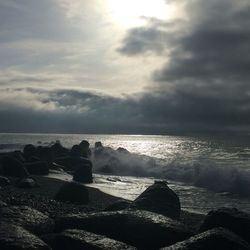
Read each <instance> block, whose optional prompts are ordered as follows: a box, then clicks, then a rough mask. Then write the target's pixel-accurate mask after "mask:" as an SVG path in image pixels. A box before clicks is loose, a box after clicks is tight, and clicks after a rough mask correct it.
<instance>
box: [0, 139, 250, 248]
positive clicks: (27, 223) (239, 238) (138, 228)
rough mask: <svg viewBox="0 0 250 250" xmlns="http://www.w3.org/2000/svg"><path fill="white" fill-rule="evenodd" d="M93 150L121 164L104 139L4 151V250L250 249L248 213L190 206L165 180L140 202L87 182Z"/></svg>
mask: <svg viewBox="0 0 250 250" xmlns="http://www.w3.org/2000/svg"><path fill="white" fill-rule="evenodd" d="M118 153H119V154H120V153H122V154H128V155H129V152H127V151H126V150H125V149H122V148H120V149H119V150H118ZM91 154H92V156H91ZM93 156H94V157H97V158H98V161H99V162H101V160H102V157H103V162H105V165H103V170H105V171H110V170H111V169H112V168H111V166H110V165H108V164H107V159H109V158H111V156H112V159H113V162H115V164H119V162H117V161H115V160H114V156H115V152H114V151H113V150H112V149H110V148H107V149H105V148H104V147H103V146H102V144H101V143H100V142H98V143H96V147H95V149H94V151H92V152H91V150H90V148H89V144H88V142H87V141H82V142H81V143H80V144H79V145H74V146H73V147H72V149H71V150H69V149H66V148H64V147H63V146H62V145H61V144H60V143H59V142H57V143H55V144H53V145H51V146H50V147H35V146H33V145H27V146H26V147H25V148H24V150H23V152H19V151H15V152H9V153H3V154H1V156H0V249H12V250H16V249H30V250H31V249H34V250H35V249H52V250H57V249H58V250H59V249H77V250H78V249H172V250H176V249H182V250H186V249H188V250H191V249H194V250H196V249H197V250H199V249H210V250H211V249H250V245H249V244H250V215H249V214H247V213H244V212H241V211H238V210H237V209H234V208H220V209H217V210H214V211H211V212H209V213H208V214H207V215H206V216H205V215H200V214H194V213H189V212H187V211H183V210H182V209H181V204H180V200H179V197H178V196H177V195H176V194H175V192H174V191H173V190H171V189H170V188H169V187H168V184H167V182H166V181H156V182H155V183H154V184H153V185H152V186H150V187H148V188H147V189H146V190H145V191H144V192H143V193H142V194H141V195H139V197H137V198H136V199H135V200H134V201H127V200H123V199H120V198H117V197H113V196H111V195H108V194H105V193H103V192H101V191H99V190H97V189H95V188H90V187H87V186H85V185H84V184H85V183H90V182H92V179H93V177H92V159H93ZM50 171H59V172H60V171H66V172H68V173H71V174H72V176H73V180H74V181H72V182H65V181H61V180H57V179H52V178H49V177H47V176H46V175H47V174H48V173H49V172H50Z"/></svg>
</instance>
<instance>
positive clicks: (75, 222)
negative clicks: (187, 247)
mask: <svg viewBox="0 0 250 250" xmlns="http://www.w3.org/2000/svg"><path fill="white" fill-rule="evenodd" d="M65 229H84V230H87V231H90V232H93V233H96V234H101V235H105V236H107V237H109V238H112V239H115V240H118V241H122V242H125V243H127V244H129V245H132V246H135V247H138V248H140V249H158V248H160V247H163V246H166V245H171V244H174V243H176V242H177V241H182V240H185V239H187V238H188V237H190V236H191V235H192V233H191V232H190V231H189V230H187V229H186V227H185V226H184V225H183V224H182V223H180V222H178V221H174V220H172V219H170V218H167V217H165V216H163V215H159V214H155V213H152V212H148V211H142V210H141V211H140V210H123V211H115V212H102V213H93V214H73V215H66V216H63V217H61V218H58V220H57V221H56V231H58V232H60V231H63V230H65Z"/></svg>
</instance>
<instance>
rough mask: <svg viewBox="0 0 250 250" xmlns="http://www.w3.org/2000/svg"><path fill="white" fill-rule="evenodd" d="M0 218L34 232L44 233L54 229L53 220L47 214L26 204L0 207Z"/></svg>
mask: <svg viewBox="0 0 250 250" xmlns="http://www.w3.org/2000/svg"><path fill="white" fill-rule="evenodd" d="M0 220H1V222H5V223H6V224H14V225H18V226H21V227H23V228H25V229H26V230H28V231H30V232H32V233H34V234H38V235H40V234H45V233H49V232H52V231H53V230H54V221H53V220H52V219H50V218H49V217H48V216H47V215H45V214H43V213H41V212H39V211H37V210H35V209H32V208H30V207H27V206H10V207H2V208H0Z"/></svg>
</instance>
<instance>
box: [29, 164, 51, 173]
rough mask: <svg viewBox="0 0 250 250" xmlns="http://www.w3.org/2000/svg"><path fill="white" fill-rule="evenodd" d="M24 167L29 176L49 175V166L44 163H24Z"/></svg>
mask: <svg viewBox="0 0 250 250" xmlns="http://www.w3.org/2000/svg"><path fill="white" fill-rule="evenodd" d="M25 167H26V169H27V170H28V172H29V173H30V174H33V175H47V174H49V166H48V164H47V162H45V161H37V162H29V163H25Z"/></svg>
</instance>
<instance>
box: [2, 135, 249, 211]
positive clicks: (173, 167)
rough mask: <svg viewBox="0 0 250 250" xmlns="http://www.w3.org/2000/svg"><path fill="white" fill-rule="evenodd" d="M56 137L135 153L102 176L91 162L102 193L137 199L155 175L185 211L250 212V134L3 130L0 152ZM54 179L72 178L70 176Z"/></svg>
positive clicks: (68, 144) (70, 142)
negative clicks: (165, 184) (87, 132)
mask: <svg viewBox="0 0 250 250" xmlns="http://www.w3.org/2000/svg"><path fill="white" fill-rule="evenodd" d="M57 140H59V141H60V142H61V143H62V144H63V145H64V146H65V147H68V148H71V147H72V146H73V145H74V144H78V143H79V142H80V141H81V140H88V141H89V143H90V145H91V147H94V143H95V142H96V141H101V142H102V144H103V145H104V146H107V147H111V148H113V149H117V148H119V147H123V148H126V149H127V150H128V151H129V152H131V153H132V154H129V156H122V157H121V159H120V161H121V162H123V164H122V165H123V168H122V169H121V168H120V169H116V170H114V173H112V175H102V174H100V172H99V171H98V164H99V163H98V162H95V161H94V162H93V163H94V168H93V169H94V173H95V174H94V177H95V180H94V183H93V184H90V186H93V187H96V188H98V189H100V190H102V191H103V192H106V193H109V194H112V195H115V196H118V197H122V198H126V199H130V200H133V199H135V198H136V197H137V196H138V195H139V194H140V193H141V192H143V191H144V190H145V189H146V188H147V187H148V186H149V185H151V184H152V183H153V182H154V180H155V179H164V180H167V181H168V183H169V186H170V187H171V188H172V189H173V190H174V191H175V192H176V193H177V194H178V195H179V197H180V201H181V205H182V208H183V209H186V210H189V211H194V212H198V213H207V212H208V211H209V210H211V209H215V208H218V207H222V206H224V207H236V208H238V209H241V210H243V211H246V212H250V137H249V136H246V137H230V136H227V137H225V136H221V137H220V136H215V137H206V136H194V137H192V136H160V135H157V136H155V135H99V134H98V135H94V134H0V152H4V151H12V150H22V149H23V147H24V145H26V144H29V143H32V144H34V145H50V144H51V143H53V142H55V141H57ZM124 166H126V167H124ZM51 177H53V178H61V179H65V180H70V179H71V176H70V175H67V174H64V175H58V174H57V175H55V174H54V175H53V174H52V175H51Z"/></svg>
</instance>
